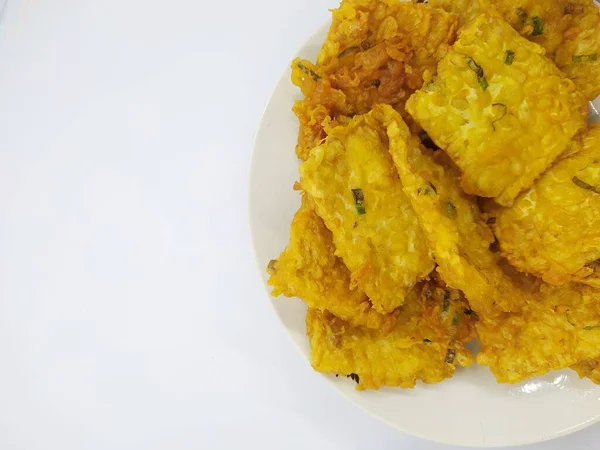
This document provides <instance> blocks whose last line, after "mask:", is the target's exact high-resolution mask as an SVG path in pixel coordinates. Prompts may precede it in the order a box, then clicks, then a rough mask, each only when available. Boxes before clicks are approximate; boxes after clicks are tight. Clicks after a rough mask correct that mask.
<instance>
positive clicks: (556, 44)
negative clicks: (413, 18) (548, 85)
mask: <svg viewBox="0 0 600 450" xmlns="http://www.w3.org/2000/svg"><path fill="white" fill-rule="evenodd" d="M429 4H430V5H431V6H433V7H437V8H442V9H444V10H445V11H447V12H455V13H459V14H460V15H461V24H465V23H468V22H469V21H470V20H472V19H473V18H474V17H475V16H476V15H477V14H479V13H481V12H484V11H491V10H496V11H497V12H499V13H500V14H501V15H502V17H503V18H504V20H506V21H507V22H508V23H509V24H510V25H511V26H512V27H513V28H514V29H515V30H517V31H518V32H519V33H520V34H521V35H522V36H523V37H525V38H527V39H528V40H530V41H532V42H535V43H537V44H539V45H541V46H542V47H544V49H545V50H546V54H547V56H548V57H549V58H550V59H552V60H553V61H554V62H555V63H556V65H557V66H558V67H559V68H560V69H561V70H562V71H563V72H564V73H565V74H566V75H567V77H569V78H570V79H571V80H573V81H574V82H575V84H576V85H577V88H578V89H579V90H580V91H581V92H582V93H583V95H584V96H585V98H586V99H587V100H593V99H594V98H596V97H597V96H598V95H600V13H599V11H598V7H597V6H596V5H594V2H593V1H592V0H493V1H490V0H430V1H429ZM534 20H535V23H534Z"/></svg>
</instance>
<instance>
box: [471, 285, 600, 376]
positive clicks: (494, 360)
mask: <svg viewBox="0 0 600 450" xmlns="http://www.w3.org/2000/svg"><path fill="white" fill-rule="evenodd" d="M477 333H478V337H479V342H480V344H481V351H480V353H479V354H478V355H477V362H478V363H479V364H481V365H484V366H489V367H490V370H491V371H492V373H493V374H494V375H495V377H496V379H497V380H498V382H500V383H516V382H519V381H522V380H525V379H528V378H531V377H535V376H538V375H543V374H545V373H547V372H550V371H552V370H558V369H563V368H565V367H569V366H571V365H573V364H576V363H578V362H579V361H585V360H588V359H595V358H597V357H598V356H600V291H598V290H594V289H592V288H590V287H587V286H584V285H576V284H571V285H567V286H549V285H546V284H542V285H541V287H540V289H539V292H537V293H536V294H534V295H533V296H532V299H531V301H529V302H528V304H527V306H526V307H524V308H523V311H522V312H521V313H517V314H506V315H505V317H503V318H502V320H499V321H498V322H497V323H496V324H495V325H491V324H489V323H485V322H480V323H479V324H478V325H477Z"/></svg>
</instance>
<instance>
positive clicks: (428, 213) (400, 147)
mask: <svg viewBox="0 0 600 450" xmlns="http://www.w3.org/2000/svg"><path fill="white" fill-rule="evenodd" d="M386 125H387V133H388V136H389V140H390V152H391V154H392V157H393V160H394V163H395V164H396V167H397V168H398V173H399V174H400V178H401V180H402V184H403V188H404V192H406V194H407V196H408V197H409V198H410V201H411V202H412V205H413V207H414V209H415V211H416V212H417V215H418V216H419V219H420V223H421V224H422V226H423V228H424V230H425V234H426V236H427V240H428V242H429V245H431V247H432V248H433V251H434V254H435V260H436V262H437V264H438V268H437V271H438V272H439V273H440V275H441V276H442V278H443V280H444V281H445V282H446V283H447V284H448V285H449V286H450V287H452V288H454V289H459V290H461V291H463V292H464V293H465V295H466V297H467V299H468V300H469V303H470V304H471V307H472V308H473V310H475V311H476V312H477V313H478V314H479V315H480V316H482V318H484V319H486V320H491V319H492V318H494V317H495V316H498V315H500V314H501V313H502V312H505V311H517V310H519V308H520V307H521V306H522V305H524V304H525V295H524V293H523V292H522V291H521V290H520V289H519V288H518V287H517V286H516V285H515V284H514V283H513V281H512V280H511V279H510V278H509V277H508V276H507V275H506V274H505V273H504V272H503V270H502V269H501V268H500V267H499V265H498V263H497V259H496V256H495V255H494V254H493V253H492V252H491V251H490V249H489V247H490V244H491V243H493V242H494V236H493V234H492V232H491V230H490V229H489V228H488V226H487V225H486V224H485V223H484V222H483V220H482V217H481V214H480V212H479V209H478V207H477V204H476V203H475V200H474V199H473V198H472V197H470V196H468V195H466V194H464V193H463V192H462V191H461V189H460V188H459V187H458V185H457V179H458V174H457V171H456V169H455V168H453V167H452V166H451V165H450V164H449V163H446V164H445V165H443V164H442V163H443V155H439V157H437V158H442V159H440V160H436V157H435V156H434V154H433V152H430V151H428V150H425V149H423V148H421V147H420V146H419V141H418V139H417V138H415V137H414V136H411V135H410V132H409V130H408V128H407V127H406V125H405V124H404V123H403V122H402V121H401V119H400V120H390V121H389V122H387V123H386ZM438 153H439V152H438Z"/></svg>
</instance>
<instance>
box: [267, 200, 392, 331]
mask: <svg viewBox="0 0 600 450" xmlns="http://www.w3.org/2000/svg"><path fill="white" fill-rule="evenodd" d="M268 272H269V274H270V275H271V276H270V278H269V285H271V286H273V292H272V295H274V296H277V295H281V294H283V295H285V296H286V297H299V298H300V299H301V300H303V301H304V302H306V304H307V305H308V306H309V307H311V308H315V309H318V310H320V311H324V310H329V311H330V312H331V313H333V314H334V315H336V316H337V317H340V318H342V319H344V320H345V321H347V322H348V323H351V324H352V325H354V326H365V327H368V328H373V329H379V330H382V331H383V332H387V331H389V330H391V329H392V328H393V326H394V324H395V323H396V316H397V314H393V313H392V314H380V313H378V312H377V311H375V310H374V309H373V305H372V304H371V302H370V301H369V299H368V298H367V296H366V295H365V294H364V293H363V292H361V291H358V290H351V289H350V271H349V270H348V269H347V268H346V266H345V265H344V263H343V262H342V260H341V259H340V258H338V257H337V256H335V247H334V246H333V239H332V237H331V231H329V230H328V229H327V227H325V224H324V223H323V220H322V219H321V218H320V217H319V216H317V214H316V212H315V211H314V203H313V202H312V200H311V199H310V197H309V196H308V195H307V194H305V195H303V196H302V205H301V206H300V209H299V210H298V212H297V213H296V215H295V216H294V219H293V221H292V225H291V230H290V241H289V243H288V245H287V247H286V249H285V251H284V252H283V253H282V254H281V255H280V256H279V258H278V259H276V260H273V261H271V263H270V264H269V267H268Z"/></svg>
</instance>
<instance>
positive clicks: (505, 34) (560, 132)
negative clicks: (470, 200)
mask: <svg viewBox="0 0 600 450" xmlns="http://www.w3.org/2000/svg"><path fill="white" fill-rule="evenodd" d="M543 53H544V50H543V49H542V48H541V47H540V46H538V45H536V44H533V43H531V42H529V41H527V40H526V39H524V38H522V37H521V36H519V34H518V33H517V32H515V30H513V29H512V28H511V27H510V26H509V25H508V24H507V23H506V22H504V21H503V20H502V19H500V18H499V17H496V16H490V15H480V16H479V17H478V18H477V19H476V20H475V21H473V22H472V23H470V24H469V25H467V26H466V27H465V28H463V29H462V31H461V33H460V36H459V39H458V40H457V41H456V43H455V44H454V46H453V47H452V50H451V51H450V53H448V55H447V56H446V57H445V58H444V59H443V60H442V61H441V62H440V64H439V65H438V76H437V78H436V79H435V80H434V81H433V82H432V83H429V84H427V85H426V86H425V87H424V88H423V89H421V90H419V91H417V92H416V93H415V94H414V95H413V96H412V97H411V98H410V99H409V100H408V102H407V104H406V108H407V110H408V111H409V112H410V113H411V115H412V116H413V118H415V119H416V120H417V122H419V124H420V125H421V126H422V127H423V128H424V129H425V130H426V131H427V133H428V134H429V136H430V137H431V138H432V139H433V141H434V142H435V143H436V144H437V145H438V146H439V147H441V148H443V149H444V150H445V151H446V152H447V153H448V155H450V157H451V158H452V159H453V160H454V162H455V163H456V165H458V167H459V168H460V169H461V170H462V172H463V174H462V187H463V189H464V190H465V192H467V193H469V194H474V195H479V196H481V197H490V198H495V200H496V202H498V203H499V204H501V205H510V204H512V202H513V200H514V199H515V197H516V196H517V195H518V194H519V193H520V192H521V191H522V190H524V189H526V188H528V187H530V186H531V185H532V184H533V182H534V180H535V179H536V178H537V177H538V176H539V175H541V174H542V173H543V172H544V171H545V170H546V169H547V168H548V167H549V166H550V165H551V164H552V162H553V161H554V160H555V159H556V158H557V157H558V156H559V155H561V153H563V152H564V151H565V150H566V149H567V147H568V146H569V144H570V142H571V139H572V138H573V137H574V136H575V135H577V134H578V133H579V132H581V131H583V130H584V129H585V127H586V116H587V105H586V104H585V101H584V99H583V97H582V96H581V94H580V93H579V92H578V91H577V89H576V87H575V85H574V83H573V82H572V81H571V80H569V79H567V78H565V76H564V75H563V74H562V73H561V72H560V71H559V70H558V69H557V68H556V66H555V65H554V64H552V62H551V61H549V60H548V59H546V58H545V57H544V56H543Z"/></svg>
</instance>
